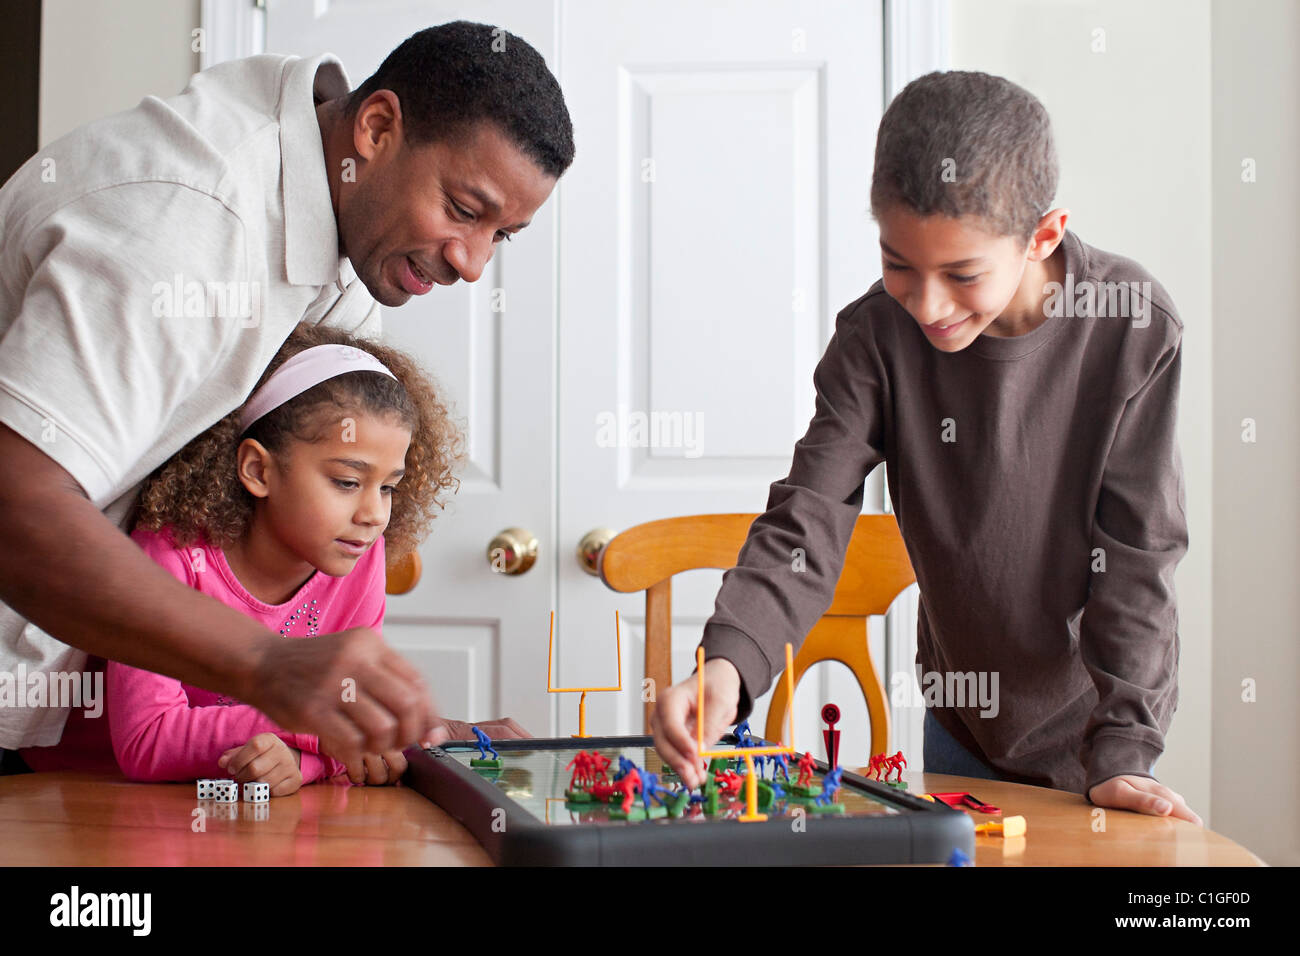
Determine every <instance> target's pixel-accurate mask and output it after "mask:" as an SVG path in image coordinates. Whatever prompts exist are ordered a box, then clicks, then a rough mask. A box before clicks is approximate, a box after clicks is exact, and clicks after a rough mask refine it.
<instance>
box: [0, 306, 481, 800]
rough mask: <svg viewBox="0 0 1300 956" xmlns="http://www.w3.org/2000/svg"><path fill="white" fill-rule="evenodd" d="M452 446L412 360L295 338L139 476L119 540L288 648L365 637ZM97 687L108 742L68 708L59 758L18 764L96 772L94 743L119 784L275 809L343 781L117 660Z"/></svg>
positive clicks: (52, 755) (258, 724)
mask: <svg viewBox="0 0 1300 956" xmlns="http://www.w3.org/2000/svg"><path fill="white" fill-rule="evenodd" d="M460 446H461V437H460V434H459V432H458V431H457V429H456V427H455V425H454V424H453V423H452V421H451V419H450V417H449V415H448V411H447V408H446V406H445V405H444V403H443V402H442V400H441V399H440V398H439V396H438V395H437V393H436V392H435V388H434V385H433V383H432V381H431V380H430V379H429V377H428V376H427V375H426V374H425V373H424V372H423V371H422V370H421V369H420V367H419V366H418V364H417V363H416V362H415V361H414V360H413V359H412V358H411V357H410V356H408V355H406V354H404V353H402V352H400V351H398V350H396V349H393V348H389V347H386V346H383V345H379V344H377V343H375V342H373V341H370V340H362V339H354V338H352V337H351V336H349V335H348V334H347V333H345V332H342V331H339V330H337V329H331V328H328V327H324V326H318V325H308V324H305V323H304V324H300V325H299V326H298V327H297V328H296V329H295V330H294V331H293V333H291V334H290V336H289V338H288V339H287V340H286V341H285V343H284V344H283V345H282V346H281V348H280V351H279V352H278V353H277V355H276V356H275V358H274V359H273V360H272V361H271V364H270V365H269V366H268V367H267V370H266V371H265V372H264V373H263V375H262V378H261V380H260V381H259V383H258V386H257V388H256V389H255V390H254V391H253V394H252V396H251V397H250V398H249V399H248V401H247V402H246V403H245V404H244V405H243V406H242V407H241V408H239V409H237V410H236V411H234V412H231V413H230V414H229V415H227V416H226V417H225V418H223V419H222V420H221V421H219V422H217V423H216V424H215V425H213V426H212V427H211V428H209V429H208V430H207V431H206V432H204V433H202V434H201V435H199V436H197V437H196V438H194V439H193V440H192V441H190V443H189V444H188V445H186V446H185V447H184V448H182V449H181V450H180V451H179V452H178V453H177V454H176V455H174V456H173V457H172V458H171V459H170V460H169V461H167V462H166V463H165V464H164V465H163V466H162V467H160V468H159V469H158V470H157V471H156V472H154V474H153V475H151V476H150V478H149V481H148V482H147V483H146V485H145V487H144V490H143V492H142V494H141V497H140V503H139V506H138V511H137V514H136V525H135V530H134V531H133V532H132V534H131V537H132V538H133V539H134V540H135V541H136V543H137V544H139V545H140V547H141V548H143V549H144V550H145V551H146V552H147V553H148V554H149V555H150V556H151V557H152V558H153V559H154V560H155V561H156V562H157V563H158V564H160V565H162V566H163V567H164V568H166V569H167V570H169V571H170V572H171V573H172V574H173V575H175V576H176V577H177V578H179V579H180V580H182V581H184V582H185V583H187V584H188V585H189V586H190V587H194V588H197V589H199V590H200V591H203V592H204V593H205V594H209V595H211V596H212V597H214V598H216V599H217V600H219V601H222V602H223V603H225V604H228V605H230V606H232V607H235V608H238V609H239V610H241V611H243V612H244V613H246V614H248V615H249V616H250V617H253V618H256V619H258V620H260V621H262V622H263V623H264V624H265V625H266V626H267V627H268V628H269V629H271V630H273V631H276V632H278V633H279V634H281V635H283V636H284V637H285V638H286V639H289V640H297V639H301V638H305V637H311V636H312V635H314V634H318V633H320V634H326V633H333V632H336V631H342V630H346V629H348V628H351V627H369V628H371V629H373V630H375V631H380V630H381V629H382V627H383V620H384V601H385V598H384V584H385V563H386V560H387V561H388V562H392V561H395V560H396V559H397V558H399V557H401V556H403V555H405V554H407V553H408V552H409V551H412V550H414V549H415V547H416V546H417V545H418V544H419V542H420V541H421V540H422V539H423V538H424V537H425V535H426V534H427V532H428V526H429V524H430V522H431V521H432V520H433V518H434V514H433V511H434V507H435V506H437V507H442V506H443V500H444V497H445V493H446V492H447V491H448V489H451V490H452V491H453V492H454V490H455V489H454V487H453V486H454V485H457V484H458V482H457V479H456V478H454V477H453V476H452V472H451V469H452V465H453V464H455V463H457V462H458V461H459V459H460ZM98 664H99V666H100V667H103V662H98ZM105 674H106V677H105V684H106V694H105V697H106V708H105V711H106V715H107V717H108V720H107V724H108V732H107V733H105V731H104V728H103V724H104V723H105V722H104V721H102V720H94V719H90V718H88V717H87V716H86V711H82V710H74V711H73V713H72V715H71V716H70V717H69V719H68V725H67V728H66V729H65V731H64V736H63V739H62V740H61V741H60V743H59V745H58V746H57V747H54V748H29V749H27V750H24V751H23V759H24V760H25V761H26V762H27V763H28V765H29V766H31V767H32V768H33V769H35V770H43V769H108V765H109V764H110V763H111V761H109V760H108V754H109V747H108V741H106V740H105V738H106V737H108V738H111V754H112V755H113V757H114V758H115V759H116V764H117V765H118V766H120V768H121V770H122V771H123V772H124V773H125V774H126V776H127V777H129V778H131V779H133V780H154V781H159V780H194V779H196V778H203V777H222V776H233V777H235V778H236V779H238V780H240V781H249V780H258V781H262V782H265V783H269V784H271V793H272V795H273V796H282V795H284V794H288V793H293V792H294V791H296V790H297V789H298V788H299V787H300V786H301V785H302V784H303V783H311V782H313V781H316V780H320V779H324V778H328V777H331V776H334V775H336V774H339V773H343V772H346V771H347V770H348V768H347V767H344V766H343V765H342V764H341V763H339V762H338V761H336V760H334V759H332V758H331V757H330V756H328V755H327V754H324V753H321V751H320V748H319V745H318V742H317V740H316V738H315V737H313V736H309V735H303V734H290V733H286V732H284V731H282V730H281V729H280V728H279V727H277V726H276V725H275V724H274V723H272V722H271V721H270V720H269V719H268V718H267V717H266V716H265V715H263V714H262V713H261V712H259V711H257V710H256V709H254V708H253V707H250V706H248V705H245V704H241V703H239V702H238V701H236V700H232V699H229V698H227V697H223V696H220V695H217V694H213V693H210V692H208V691H206V690H203V689H202V688H198V687H193V686H190V685H188V684H182V683H181V682H180V681H178V680H174V679H172V678H169V677H163V676H161V675H159V674H153V673H150V672H148V671H142V670H138V669H137V668H134V667H127V666H126V665H123V664H117V663H114V662H109V663H108V664H107V667H106V669H105ZM345 690H346V689H341V691H340V692H341V693H342V692H345ZM385 758H387V759H385ZM399 760H400V754H389V755H367V756H366V767H365V774H364V777H365V779H366V780H367V781H368V782H371V783H385V782H390V783H391V782H396V777H397V776H398V775H399V773H400V771H395V772H394V773H392V774H391V775H390V774H389V773H388V768H387V766H386V765H387V764H394V763H396V762H397V761H399ZM390 776H391V779H390ZM355 777H356V774H354V779H355Z"/></svg>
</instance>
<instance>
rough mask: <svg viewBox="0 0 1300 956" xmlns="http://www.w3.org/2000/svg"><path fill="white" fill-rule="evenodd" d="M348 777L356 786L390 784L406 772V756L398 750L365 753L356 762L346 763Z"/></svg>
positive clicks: (394, 782)
mask: <svg viewBox="0 0 1300 956" xmlns="http://www.w3.org/2000/svg"><path fill="white" fill-rule="evenodd" d="M347 768H348V779H349V780H351V781H352V782H353V783H355V784H357V785H358V786H371V787H382V786H385V785H388V786H392V785H394V784H396V783H397V781H399V780H401V779H402V774H404V773H406V757H405V756H404V755H403V754H402V752H401V751H400V750H386V751H384V752H383V753H381V754H372V753H366V754H362V755H361V759H360V760H359V761H357V762H356V763H350V764H348V765H347Z"/></svg>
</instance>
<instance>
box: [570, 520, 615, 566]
mask: <svg viewBox="0 0 1300 956" xmlns="http://www.w3.org/2000/svg"><path fill="white" fill-rule="evenodd" d="M613 540H614V532H613V531H611V530H610V529H609V528H592V529H591V530H590V531H588V532H587V533H586V534H584V535H583V536H582V540H581V541H579V542H578V563H579V564H581V565H582V570H584V571H586V572H587V573H588V574H590V575H593V576H596V577H599V576H600V570H599V564H600V552H602V551H604V550H605V545H607V544H609V543H610V542H611V541H613Z"/></svg>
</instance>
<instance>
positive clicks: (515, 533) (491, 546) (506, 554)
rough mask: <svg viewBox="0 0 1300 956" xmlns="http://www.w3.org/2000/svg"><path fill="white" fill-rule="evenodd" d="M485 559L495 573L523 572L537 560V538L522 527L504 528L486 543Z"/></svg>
mask: <svg viewBox="0 0 1300 956" xmlns="http://www.w3.org/2000/svg"><path fill="white" fill-rule="evenodd" d="M487 559H488V564H489V565H490V566H491V568H492V570H493V571H495V572H496V573H497V574H523V573H524V572H525V571H527V570H528V569H529V568H531V567H532V566H533V562H535V561H536V560H537V538H536V537H534V536H533V533H532V532H531V531H528V530H526V529H524V528H506V530H504V531H502V532H501V533H500V534H498V535H497V536H496V537H495V538H493V539H492V540H491V541H490V542H489V543H488V547H487Z"/></svg>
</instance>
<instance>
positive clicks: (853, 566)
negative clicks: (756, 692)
mask: <svg viewBox="0 0 1300 956" xmlns="http://www.w3.org/2000/svg"><path fill="white" fill-rule="evenodd" d="M756 517H758V516H757V515H753V514H729V515H692V516H688V517H681V518H664V519H662V520H659V521H650V522H647V523H645V524H640V525H637V526H635V527H633V528H629V529H628V530H626V531H624V532H623V533H622V534H620V535H618V536H617V537H615V538H614V539H613V540H612V541H610V543H609V544H608V545H606V546H605V549H604V551H603V552H602V553H601V557H600V574H601V578H602V580H604V582H605V583H606V584H607V585H608V586H609V587H610V588H612V589H613V590H615V591H622V592H631V591H645V601H646V625H645V626H646V642H645V676H646V677H648V678H651V679H652V680H653V681H654V682H655V683H654V685H652V686H654V687H668V686H670V685H671V684H672V665H671V647H672V579H673V575H675V574H679V573H681V572H682V571H690V570H694V569H698V568H721V569H727V568H731V567H734V566H735V564H736V559H737V557H738V556H739V554H740V549H741V546H742V545H743V544H744V543H745V538H746V536H747V535H748V533H749V526H750V525H751V524H752V523H753V521H754V519H755V518H756ZM915 580H916V575H915V574H914V573H913V571H912V565H911V562H910V561H909V560H908V557H907V549H906V547H905V546H904V545H903V538H902V535H901V534H900V533H899V531H898V523H897V522H896V521H895V520H894V516H893V515H862V516H861V517H859V518H858V521H857V525H856V526H855V528H854V530H853V536H852V538H851V539H850V541H849V547H848V551H847V552H846V554H845V558H844V568H843V570H842V572H841V573H840V579H839V582H838V583H837V584H836V587H835V595H834V598H833V599H832V601H831V606H830V608H829V609H828V610H827V611H826V614H825V615H824V616H823V617H822V618H821V620H820V621H818V622H817V624H816V625H815V626H814V627H813V629H812V631H810V632H809V634H808V636H807V637H806V638H805V639H804V641H803V643H802V645H800V647H799V649H798V653H797V654H796V656H795V661H794V675H793V677H794V683H795V685H796V686H797V685H798V682H799V679H800V678H801V677H802V676H803V674H804V673H805V672H806V671H807V669H808V668H809V667H810V666H812V665H813V664H815V663H817V662H818V661H822V660H838V661H840V662H841V663H843V664H845V665H846V666H847V667H848V668H849V669H850V670H851V671H853V673H854V675H855V676H856V677H857V680H858V684H859V686H860V687H861V688H862V693H863V696H864V697H865V698H866V701H867V711H868V714H869V716H870V719H871V741H872V744H871V752H872V753H873V754H875V753H884V752H886V751H887V750H888V742H889V708H888V707H887V706H885V692H884V687H883V685H882V684H881V682H880V676H879V674H878V673H877V671H876V669H875V665H874V664H873V663H872V661H871V654H870V651H869V649H868V645H867V617H868V616H870V615H876V614H884V613H885V612H886V611H888V610H889V606H890V605H891V604H892V603H893V602H894V599H895V598H896V597H897V596H898V594H899V593H900V592H901V591H902V590H903V589H904V588H906V587H907V586H908V585H910V584H912V582H914V581H915ZM790 705H791V701H788V700H786V699H785V687H784V682H783V681H781V680H778V681H777V683H776V691H775V692H774V693H773V696H772V703H771V706H770V707H769V709H768V718H767V726H766V728H765V730H764V735H765V736H766V737H767V739H769V740H776V739H778V738H779V737H780V736H781V723H782V720H783V719H784V716H785V708H786V707H789V706H790ZM653 708H654V703H653V702H647V704H646V706H645V713H644V717H645V721H646V726H647V727H648V726H649V722H650V715H651V713H652V711H653Z"/></svg>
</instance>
